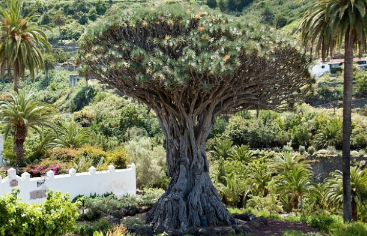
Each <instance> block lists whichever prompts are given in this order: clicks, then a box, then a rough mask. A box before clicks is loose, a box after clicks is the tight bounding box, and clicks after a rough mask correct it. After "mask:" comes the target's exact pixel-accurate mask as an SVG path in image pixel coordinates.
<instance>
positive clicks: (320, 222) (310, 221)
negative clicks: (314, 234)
mask: <svg viewBox="0 0 367 236" xmlns="http://www.w3.org/2000/svg"><path fill="white" fill-rule="evenodd" d="M335 222H336V220H335V219H334V218H333V217H331V216H326V215H311V216H309V217H307V218H306V223H307V225H309V226H311V227H315V228H317V229H318V230H319V231H321V232H325V233H328V232H329V228H330V226H331V225H332V224H333V223H335Z"/></svg>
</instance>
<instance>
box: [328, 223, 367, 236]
mask: <svg viewBox="0 0 367 236" xmlns="http://www.w3.org/2000/svg"><path fill="white" fill-rule="evenodd" d="M331 235H333V236H365V235H367V224H366V223H361V222H357V223H350V224H338V226H337V227H336V228H335V229H333V230H332V233H331Z"/></svg>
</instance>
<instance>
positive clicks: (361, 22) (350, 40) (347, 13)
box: [300, 0, 367, 222]
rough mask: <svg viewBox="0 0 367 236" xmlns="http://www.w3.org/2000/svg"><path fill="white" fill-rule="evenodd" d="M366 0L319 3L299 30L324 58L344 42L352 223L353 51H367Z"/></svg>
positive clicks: (346, 211) (347, 204)
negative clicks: (357, 48) (355, 49)
mask: <svg viewBox="0 0 367 236" xmlns="http://www.w3.org/2000/svg"><path fill="white" fill-rule="evenodd" d="M366 12H367V1H366V0H319V1H318V2H317V3H316V4H315V5H313V7H311V9H310V12H309V14H308V15H307V16H306V17H305V18H304V19H303V21H302V23H301V25H300V28H301V32H302V33H301V36H302V39H303V41H304V43H305V45H307V44H308V42H310V43H311V45H315V46H316V51H317V52H320V51H321V56H322V59H323V60H325V58H326V56H327V55H328V54H329V53H331V52H333V50H334V48H335V47H336V46H339V48H340V47H341V45H342V43H343V42H344V93H343V154H342V156H343V202H344V204H343V218H344V221H345V222H348V221H351V220H352V209H351V207H352V206H351V202H352V199H351V186H350V135H351V102H352V92H353V90H352V89H353V49H354V46H356V47H359V50H360V52H361V50H364V51H365V50H366V32H367V15H366Z"/></svg>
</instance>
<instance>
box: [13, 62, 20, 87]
mask: <svg viewBox="0 0 367 236" xmlns="http://www.w3.org/2000/svg"><path fill="white" fill-rule="evenodd" d="M18 73H19V65H18V59H17V60H15V62H14V66H13V84H14V91H15V92H17V93H18V92H19V75H18Z"/></svg>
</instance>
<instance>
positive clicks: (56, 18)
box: [54, 13, 65, 43]
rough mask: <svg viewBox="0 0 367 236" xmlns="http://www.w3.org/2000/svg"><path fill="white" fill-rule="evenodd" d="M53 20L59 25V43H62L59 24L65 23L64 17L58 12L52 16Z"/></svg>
mask: <svg viewBox="0 0 367 236" xmlns="http://www.w3.org/2000/svg"><path fill="white" fill-rule="evenodd" d="M54 21H55V25H57V26H58V27H59V34H60V43H62V31H61V26H64V25H65V17H64V16H63V15H62V14H60V13H58V14H56V15H55V16H54Z"/></svg>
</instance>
